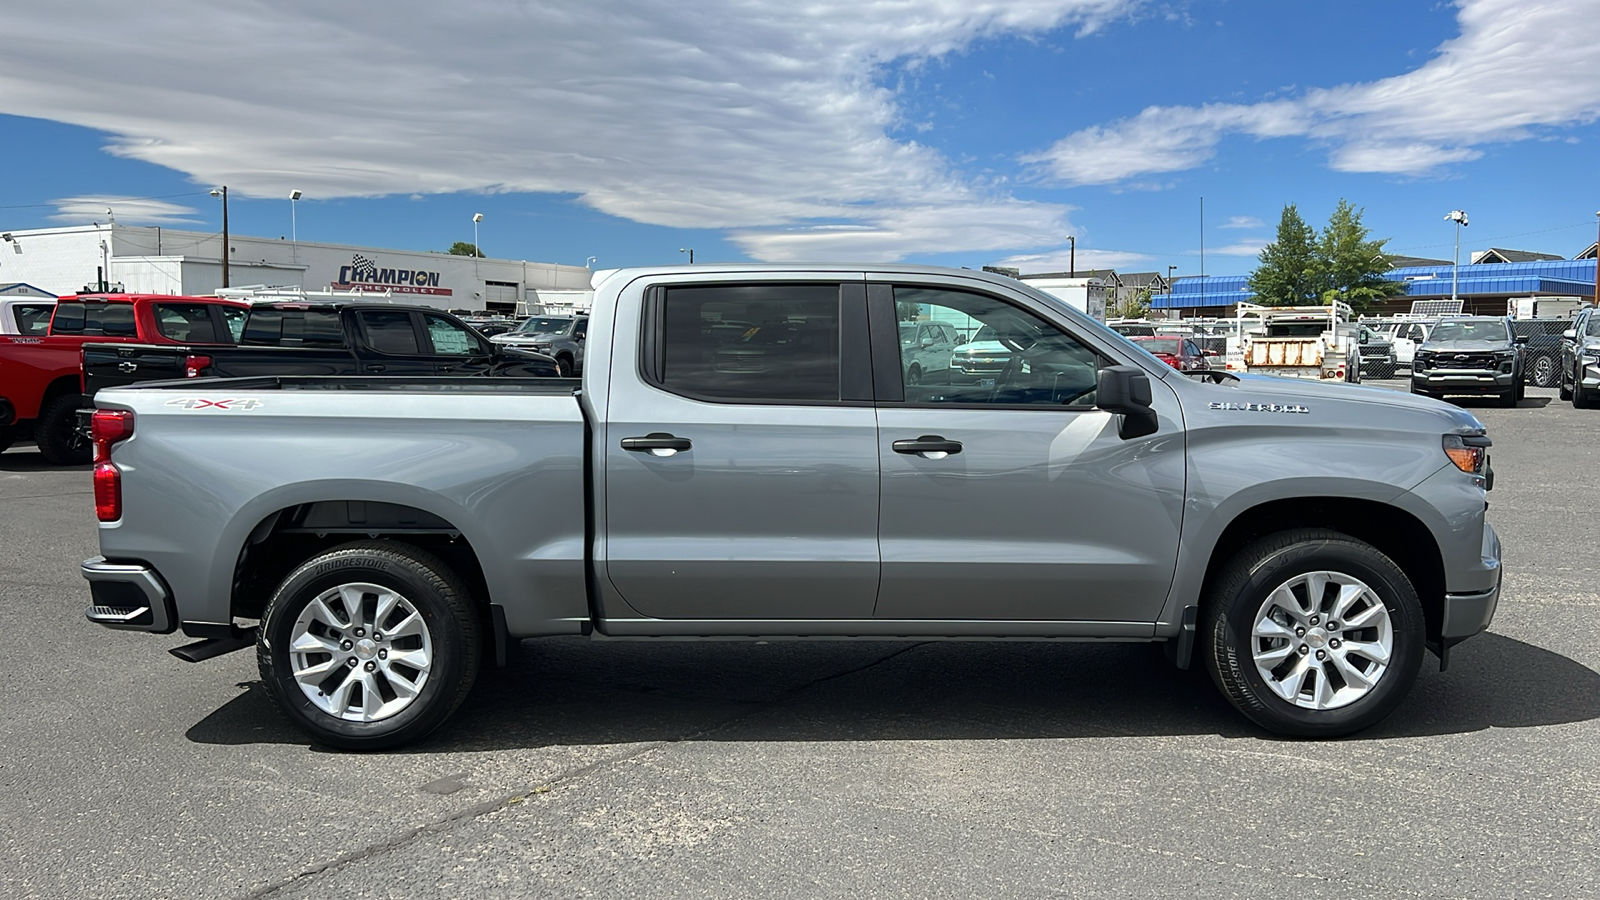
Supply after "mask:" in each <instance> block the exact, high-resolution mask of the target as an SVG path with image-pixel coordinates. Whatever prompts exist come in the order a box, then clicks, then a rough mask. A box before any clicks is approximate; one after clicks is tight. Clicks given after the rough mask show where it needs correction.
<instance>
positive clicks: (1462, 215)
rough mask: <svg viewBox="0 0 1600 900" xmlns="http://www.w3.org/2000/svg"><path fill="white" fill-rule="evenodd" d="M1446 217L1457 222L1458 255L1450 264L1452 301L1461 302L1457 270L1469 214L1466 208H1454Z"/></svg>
mask: <svg viewBox="0 0 1600 900" xmlns="http://www.w3.org/2000/svg"><path fill="white" fill-rule="evenodd" d="M1445 218H1446V219H1449V220H1450V221H1452V222H1454V223H1456V255H1455V260H1454V261H1453V262H1452V263H1451V265H1450V301H1451V302H1452V303H1454V302H1459V301H1460V299H1461V298H1460V297H1458V296H1456V284H1457V281H1458V279H1457V277H1456V270H1457V269H1459V268H1461V229H1463V228H1465V227H1466V226H1467V214H1466V212H1465V211H1464V210H1459V209H1452V210H1450V212H1449V214H1448V215H1446V216H1445Z"/></svg>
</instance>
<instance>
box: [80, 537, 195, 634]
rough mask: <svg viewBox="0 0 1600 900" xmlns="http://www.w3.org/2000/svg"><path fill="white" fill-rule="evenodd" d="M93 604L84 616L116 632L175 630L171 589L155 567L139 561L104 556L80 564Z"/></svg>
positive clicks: (176, 626) (161, 632)
mask: <svg viewBox="0 0 1600 900" xmlns="http://www.w3.org/2000/svg"><path fill="white" fill-rule="evenodd" d="M81 571H82V572H83V577H84V578H85V579H86V580H87V581H88V582H89V592H90V594H91V596H92V597H93V603H91V604H90V606H89V608H88V609H86V610H84V613H83V614H84V617H85V618H87V619H88V620H89V621H91V622H93V623H95V624H96V625H104V626H105V627H107V628H115V629H117V630H119V631H148V632H151V633H152V634H171V633H172V632H174V631H176V630H177V629H178V617H177V614H176V611H175V609H174V607H173V603H172V592H171V591H170V590H168V589H167V584H166V582H165V581H162V580H161V576H160V575H159V574H158V573H157V572H156V570H155V569H152V568H150V567H149V566H146V565H143V564H141V563H113V562H107V561H106V558H105V557H103V556H96V557H94V558H93V559H86V560H84V561H83V565H82V566H81Z"/></svg>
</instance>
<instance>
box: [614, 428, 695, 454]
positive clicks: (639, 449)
mask: <svg viewBox="0 0 1600 900" xmlns="http://www.w3.org/2000/svg"><path fill="white" fill-rule="evenodd" d="M691 446H693V445H692V444H691V443H690V442H689V439H688V438H681V437H674V436H673V435H670V434H667V433H666V432H664V431H655V432H651V433H650V434H647V435H645V436H644V437H630V438H623V439H622V449H624V450H631V451H633V452H635V453H648V454H650V455H651V456H676V455H677V454H678V453H679V452H681V451H684V450H687V449H689V448H690V447H691Z"/></svg>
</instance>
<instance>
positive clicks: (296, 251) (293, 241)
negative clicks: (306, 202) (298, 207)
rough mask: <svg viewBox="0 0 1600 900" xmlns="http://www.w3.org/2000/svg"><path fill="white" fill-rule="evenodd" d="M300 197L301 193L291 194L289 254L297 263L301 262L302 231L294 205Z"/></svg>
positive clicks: (291, 192) (292, 192)
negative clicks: (296, 220)
mask: <svg viewBox="0 0 1600 900" xmlns="http://www.w3.org/2000/svg"><path fill="white" fill-rule="evenodd" d="M300 197H301V194H300V192H299V191H290V192H289V253H290V254H291V257H292V259H293V260H294V261H295V262H299V261H300V229H299V228H298V227H297V224H296V222H295V215H294V205H295V203H296V202H298V201H299V199H300Z"/></svg>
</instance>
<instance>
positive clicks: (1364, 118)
mask: <svg viewBox="0 0 1600 900" xmlns="http://www.w3.org/2000/svg"><path fill="white" fill-rule="evenodd" d="M58 7H59V5H57V4H36V5H34V6H33V8H31V9H27V10H21V11H17V10H13V11H10V12H8V32H11V34H10V35H9V38H10V39H9V42H8V43H9V47H10V48H11V49H10V51H9V52H8V54H7V55H6V56H5V57H4V58H3V59H0V135H3V136H4V146H5V147H6V148H7V153H6V156H7V165H6V166H5V169H4V173H3V174H0V187H3V190H0V225H3V227H5V228H6V229H21V228H29V227H43V226H49V225H57V224H65V223H71V222H86V221H91V220H97V219H102V218H103V213H104V210H105V208H106V207H108V206H109V207H111V208H112V209H114V210H115V212H116V217H117V220H118V221H121V222H128V223H133V224H165V225H171V226H173V227H183V228H190V229H194V230H215V229H218V228H220V209H219V208H218V204H217V202H216V201H215V200H213V199H212V198H211V197H209V196H208V195H207V193H206V191H207V189H209V188H210V187H212V186H214V185H217V184H224V183H225V184H228V185H229V186H230V195H231V204H230V213H231V220H232V221H231V225H232V227H233V229H234V230H235V231H236V232H237V233H241V234H258V235H269V236H276V235H279V234H283V235H287V234H288V233H289V230H290V209H289V206H290V204H289V201H288V199H287V197H288V193H289V191H290V190H291V189H296V188H298V189H300V190H303V191H304V192H305V198H304V199H303V200H301V201H300V203H299V204H298V216H297V218H298V226H299V227H298V235H299V237H300V238H301V239H302V240H314V241H328V242H337V243H352V244H363V245H369V246H377V247H397V248H415V249H443V248H444V247H447V246H448V245H449V244H450V243H451V242H453V241H456V240H468V241H470V240H472V222H471V217H472V214H473V213H475V212H481V213H483V214H484V222H483V224H482V225H481V226H480V235H481V242H482V244H483V247H484V249H485V251H486V252H487V253H489V254H491V255H495V256H504V257H509V258H514V259H531V260H538V261H545V262H560V263H567V264H576V265H581V264H583V262H584V260H585V259H586V258H587V257H589V256H595V257H597V258H598V262H597V265H598V266H600V267H611V266H619V265H650V264H661V263H672V262H677V261H679V260H680V259H682V255H681V254H680V253H679V248H682V247H693V248H695V251H696V256H697V259H699V260H701V261H715V260H780V261H781V260H789V259H832V260H861V261H872V260H909V261H917V262H932V263H938V264H946V265H967V266H974V267H976V266H979V265H984V264H992V263H1003V264H1009V265H1014V266H1018V267H1020V268H1022V269H1023V270H1024V271H1055V270H1060V269H1065V268H1066V267H1067V264H1068V262H1067V261H1068V253H1067V247H1068V240H1067V238H1068V236H1069V235H1072V236H1075V237H1076V239H1077V260H1078V266H1079V268H1087V267H1089V266H1093V265H1108V264H1109V265H1114V266H1116V267H1118V268H1119V269H1122V270H1123V271H1135V270H1141V269H1143V270H1150V269H1159V270H1163V271H1164V270H1165V269H1166V267H1167V266H1169V265H1176V266H1177V267H1178V273H1179V274H1180V275H1182V274H1197V273H1198V272H1199V271H1200V256H1199V249H1200V246H1201V242H1202V228H1201V222H1200V198H1201V197H1202V196H1203V197H1204V198H1205V228H1204V231H1203V241H1204V244H1205V247H1206V250H1207V252H1206V257H1205V270H1206V272H1207V273H1210V274H1236V273H1243V272H1247V271H1248V270H1249V269H1250V268H1251V266H1252V265H1253V264H1254V261H1255V253H1256V251H1257V250H1258V249H1259V247H1260V246H1261V245H1262V244H1264V243H1265V242H1266V241H1268V240H1270V239H1271V237H1272V234H1273V227H1274V226H1275V224H1276V222H1277V219H1278V215H1279V213H1280V211H1281V209H1282V207H1283V204H1284V203H1288V202H1293V203H1296V204H1298V205H1299V208H1300V210H1301V212H1302V214H1303V215H1304V216H1305V217H1306V219H1307V220H1308V221H1310V222H1312V223H1313V224H1314V225H1320V224H1321V223H1322V222H1323V221H1325V220H1326V217H1327V215H1328V213H1329V212H1331V211H1332V209H1333V207H1334V205H1335V204H1336V203H1337V201H1338V200H1339V199H1340V198H1341V197H1343V198H1348V199H1349V200H1351V201H1352V202H1354V203H1355V204H1357V205H1358V206H1362V207H1365V208H1366V220H1365V221H1366V224H1368V225H1369V226H1370V227H1371V228H1372V230H1373V232H1374V234H1375V236H1379V237H1390V238H1392V240H1391V242H1390V244H1389V245H1388V247H1389V249H1390V250H1391V252H1398V253H1405V254H1409V255H1419V256H1434V257H1440V258H1448V257H1449V255H1450V252H1451V240H1452V237H1453V233H1452V231H1451V227H1452V226H1450V224H1449V223H1448V222H1446V221H1445V220H1444V214H1445V213H1446V212H1448V211H1449V210H1451V209H1454V208H1463V209H1466V210H1467V211H1468V212H1469V213H1470V214H1471V217H1472V225H1471V227H1470V228H1469V229H1468V230H1467V232H1466V233H1465V234H1464V235H1463V241H1464V242H1463V256H1465V255H1466V252H1467V251H1468V250H1470V249H1483V248H1486V247H1488V246H1499V247H1510V248H1516V249H1533V250H1544V251H1548V252H1553V253H1560V254H1562V255H1566V256H1570V255H1572V254H1574V253H1576V252H1578V251H1579V250H1581V249H1583V248H1584V247H1585V246H1587V245H1588V243H1589V242H1590V241H1592V240H1594V234H1595V230H1596V227H1595V226H1596V220H1595V211H1596V209H1600V187H1593V186H1591V185H1592V184H1593V183H1594V181H1595V176H1594V174H1593V173H1594V171H1595V168H1596V165H1595V164H1596V162H1600V157H1597V154H1596V152H1595V148H1596V139H1597V138H1600V124H1597V121H1596V120H1597V117H1600V79H1596V78H1594V77H1592V75H1591V74H1586V73H1592V72H1593V71H1594V68H1595V63H1596V62H1600V49H1596V48H1600V17H1596V16H1595V15H1593V8H1592V3H1586V2H1581V0H1562V2H1555V0H1517V2H1514V0H1459V2H1457V3H1424V2H1415V3H1411V2H1402V0H1389V2H1381V3H1380V2H1366V0H1360V2H1343V3H1331V2H1311V0H1305V2H1293V3H1285V2H1281V0H1272V2H1266V0H1264V2H1198V0H1196V2H1187V3H1184V2H1159V0H1010V2H982V0H965V2H960V0H851V2H846V0H815V2H811V3H808V4H805V5H797V4H788V3H772V4H768V5H762V4H760V3H749V2H742V0H696V2H694V3H692V4H688V5H684V6H681V7H679V8H675V9H674V8H668V5H667V4H660V3H657V2H654V0H573V2H570V3H560V2H532V0H527V2H510V3H508V2H499V0H460V2H457V3H453V4H449V5H443V4H437V3H431V2H427V0H393V2H389V3H384V4H364V3H349V4H336V5H329V4H325V3H320V2H316V0H283V2H280V3H275V4H270V5H248V6H246V5H238V4H221V5H219V4H214V3H213V4H205V3H199V2H193V0H149V2H147V3H145V4H137V5H133V4H126V3H116V2H111V0H86V2H85V3H83V4H82V5H81V7H74V10H75V11H74V12H73V14H72V15H70V16H68V15H67V14H66V13H64V12H62V11H60V9H59V8H58ZM220 7H230V8H220ZM231 7H236V8H231ZM85 21H94V22H96V23H97V27H95V28H93V29H86V28H84V27H83V26H82V25H81V24H80V23H82V22H85ZM130 48H137V50H136V51H133V50H131V49H130ZM353 48H359V50H360V52H352V50H353ZM63 60H71V64H70V65H63V64H62V61H63ZM135 62H136V63H137V64H133V63H135Z"/></svg>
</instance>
